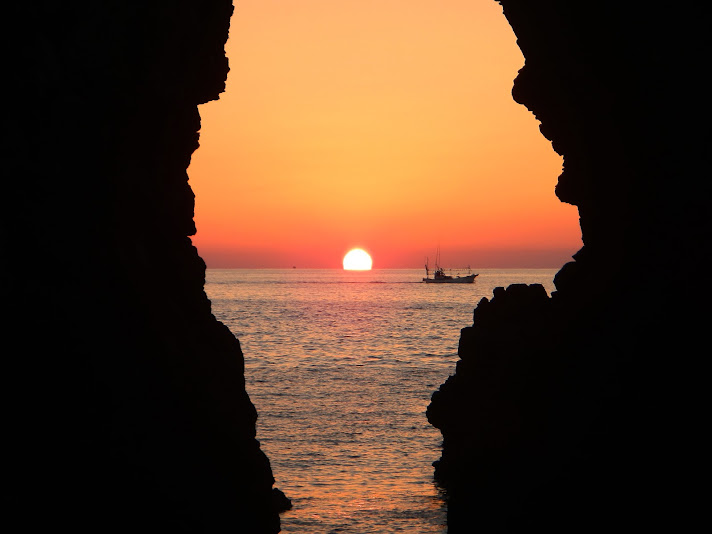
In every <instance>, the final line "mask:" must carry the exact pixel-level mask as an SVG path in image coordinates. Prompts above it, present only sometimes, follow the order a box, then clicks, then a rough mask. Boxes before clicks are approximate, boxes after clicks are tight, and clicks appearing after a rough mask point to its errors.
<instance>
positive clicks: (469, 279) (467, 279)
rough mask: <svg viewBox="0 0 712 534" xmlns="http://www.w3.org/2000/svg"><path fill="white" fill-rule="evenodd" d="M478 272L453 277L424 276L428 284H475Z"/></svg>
mask: <svg viewBox="0 0 712 534" xmlns="http://www.w3.org/2000/svg"><path fill="white" fill-rule="evenodd" d="M475 276H477V275H476V274H470V275H468V276H456V277H453V278H444V279H442V278H441V279H438V278H423V282H425V283H426V284H474V283H475Z"/></svg>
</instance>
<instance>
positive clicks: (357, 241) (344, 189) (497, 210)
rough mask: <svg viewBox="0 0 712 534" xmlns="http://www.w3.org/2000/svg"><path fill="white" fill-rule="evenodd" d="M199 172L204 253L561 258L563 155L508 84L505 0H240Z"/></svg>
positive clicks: (256, 260) (536, 263)
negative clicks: (558, 188) (357, 251)
mask: <svg viewBox="0 0 712 534" xmlns="http://www.w3.org/2000/svg"><path fill="white" fill-rule="evenodd" d="M226 51H227V55H228V58H229V60H230V69H231V70H230V74H229V76H228V80H227V90H226V92H225V93H224V94H223V95H222V96H221V98H220V100H219V101H215V102H210V103H208V104H205V105H203V106H201V107H200V113H201V116H202V130H201V134H200V145H201V146H200V148H199V149H198V150H197V152H196V153H195V154H194V155H193V160H192V162H191V165H190V168H189V169H188V173H189V176H190V184H191V186H192V187H193V190H194V191H195V194H196V208H195V220H196V225H197V228H198V233H197V235H196V236H195V237H194V243H195V244H196V246H197V247H198V250H199V252H200V254H201V256H202V257H203V258H204V259H205V261H206V263H207V265H208V267H215V268H218V267H291V266H293V265H296V266H297V267H340V266H341V260H342V257H343V255H344V254H345V253H346V252H347V251H348V250H349V249H350V248H354V247H361V248H364V249H365V250H367V251H369V252H370V253H371V255H372V256H373V260H374V268H389V267H421V266H422V264H423V259H424V257H425V256H430V257H431V261H432V258H433V257H434V254H435V249H436V248H437V247H438V245H439V246H440V248H441V250H442V260H443V263H444V264H445V266H446V267H458V266H464V265H468V264H469V265H471V266H472V267H473V268H477V267H483V268H484V267H511V266H516V267H520V266H531V267H544V266H547V267H558V266H560V265H562V264H563V263H564V262H566V261H568V260H569V259H570V256H571V254H573V253H574V252H575V251H576V250H578V248H580V246H581V241H580V235H581V234H580V229H579V227H578V213H577V210H576V208H575V207H574V206H569V205H566V204H563V203H561V202H560V201H559V200H558V199H557V198H556V196H555V195H554V186H555V185H556V180H557V177H558V175H559V173H560V172H561V157H559V156H558V155H557V154H556V153H555V152H554V151H553V150H552V148H551V144H550V143H549V142H548V141H547V140H546V139H544V138H543V137H542V135H541V134H540V133H539V123H538V121H537V120H536V119H534V117H533V115H532V114H531V113H530V112H529V111H528V110H527V109H526V108H524V107H523V106H521V105H519V104H516V103H515V102H514V101H513V100H512V97H511V88H512V81H513V79H514V78H515V76H516V74H517V71H518V69H519V68H521V66H522V65H523V63H524V59H523V56H522V54H521V52H520V51H519V49H518V48H517V46H516V40H515V37H514V34H513V32H512V30H511V28H510V27H509V25H508V24H507V21H506V19H505V18H504V16H503V15H502V10H501V7H500V6H499V4H497V3H496V2H495V1H494V0H437V1H435V0H429V1H425V0H235V14H234V15H233V17H232V23H231V29H230V39H229V40H228V42H227V45H226Z"/></svg>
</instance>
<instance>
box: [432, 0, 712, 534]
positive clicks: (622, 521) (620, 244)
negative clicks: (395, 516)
mask: <svg viewBox="0 0 712 534" xmlns="http://www.w3.org/2000/svg"><path fill="white" fill-rule="evenodd" d="M500 3H501V4H502V6H503V8H504V14H505V16H506V17H507V19H508V20H509V22H510V23H511V25H512V28H513V29H514V31H515V33H516V35H517V39H518V43H519V46H520V47H521V49H522V51H523V53H524V55H525V58H526V63H525V66H524V67H523V68H522V70H521V71H520V72H519V75H518V76H517V78H516V80H515V82H514V89H513V95H514V98H515V100H517V101H518V102H520V103H522V104H524V105H525V106H527V107H528V108H529V109H530V110H531V111H532V112H533V113H534V114H535V116H536V117H537V118H538V119H539V120H540V121H541V131H542V133H543V134H544V135H545V136H546V137H547V138H548V139H550V140H551V142H552V145H553V147H554V149H555V150H556V151H557V152H558V153H559V154H561V155H563V157H564V169H563V173H562V175H561V176H560V178H559V183H558V186H557V188H556V194H557V195H558V196H559V198H560V199H561V200H562V201H564V202H568V203H571V204H574V205H576V206H578V209H579V213H580V220H581V230H582V235H583V241H584V247H583V248H582V249H581V250H580V251H579V252H578V253H577V254H576V255H575V256H574V258H573V260H574V261H572V262H570V263H568V264H566V265H565V266H564V267H563V268H562V269H561V271H560V272H559V273H558V275H557V276H556V279H555V285H556V292H555V293H554V294H553V295H552V296H551V297H549V296H547V294H546V292H545V291H544V289H543V288H542V287H541V286H538V285H535V286H528V287H527V286H521V285H515V286H510V287H508V288H506V289H503V288H498V289H497V290H496V291H495V292H494V296H493V298H492V299H491V300H489V299H483V300H482V302H480V303H479V305H478V306H477V308H476V309H475V312H474V321H473V325H472V326H471V327H467V328H464V329H463V330H462V336H461V338H460V345H459V356H460V360H459V362H458V364H457V369H456V373H455V374H454V375H453V376H451V377H450V378H449V379H448V380H447V381H446V382H445V383H444V384H443V385H442V386H441V387H440V388H439V390H438V391H436V392H435V393H434V394H433V397H432V402H431V404H430V406H429V408H428V414H427V415H428V419H429V420H430V422H431V423H432V424H433V425H435V426H436V427H437V428H439V429H440V430H441V432H442V434H443V451H442V457H441V459H440V460H438V461H437V462H436V463H435V476H436V479H437V480H438V481H439V483H440V484H442V485H443V486H444V487H445V488H446V489H447V494H448V499H449V501H448V502H449V504H448V510H449V518H448V524H449V530H448V531H449V532H450V533H451V534H454V533H459V532H498V533H510V532H533V531H545V532H644V531H650V530H653V529H661V528H662V529H669V530H670V531H680V530H685V529H686V527H689V526H690V525H692V524H694V523H695V521H697V520H699V514H700V512H701V511H702V510H703V508H702V507H701V506H700V505H699V503H700V494H699V493H697V491H696V489H694V487H695V485H694V479H695V478H696V477H697V476H699V475H698V474H697V473H698V472H699V470H700V469H701V466H702V464H703V462H702V456H701V454H700V452H701V451H702V450H704V449H703V448H701V447H700V444H701V442H700V441H699V436H698V428H699V422H700V418H702V417H703V416H702V412H701V409H702V403H701V400H700V398H699V397H700V392H701V391H702V389H700V388H699V386H698V384H697V379H698V377H699V372H700V368H699V364H700V354H701V352H700V351H701V350H703V349H702V347H704V346H705V345H706V344H707V342H706V341H705V339H704V337H705V334H704V332H705V330H706V323H707V320H708V317H709V314H708V313H707V312H706V311H705V307H707V306H708V305H709V302H710V300H709V296H710V294H709V293H710V292H709V284H708V283H707V282H706V280H705V278H704V276H703V271H702V266H703V265H704V261H703V260H704V256H705V255H706V252H705V247H706V245H704V243H706V244H709V242H710V239H709V238H710V232H709V221H708V220H707V218H706V217H705V216H704V215H703V214H704V213H705V207H704V204H705V203H706V200H703V198H701V197H700V196H699V195H700V193H701V191H702V190H703V189H704V186H703V182H706V179H703V178H702V175H701V174H700V172H701V169H703V168H704V166H705V165H704V162H702V161H701V157H702V154H703V153H704V152H705V150H704V149H702V147H701V146H700V138H698V137H696V136H695V135H694V134H693V133H692V132H693V131H695V126H694V124H693V123H694V122H695V121H696V120H698V119H695V118H694V117H695V113H696V112H695V111H694V109H695V108H696V107H697V106H698V105H699V100H697V98H699V89H700V87H699V84H698V82H696V81H695V75H694V70H695V69H694V68H693V66H694V65H701V64H702V63H701V62H702V58H701V53H702V50H703V47H702V45H701V39H702V36H703V35H704V34H705V32H706V30H703V29H702V27H701V26H698V25H697V23H698V22H700V20H699V19H698V20H693V19H695V17H696V16H695V15H694V14H693V13H690V12H688V11H687V10H683V9H682V8H671V9H663V8H662V7H658V6H653V5H652V4H649V3H647V2H617V3H603V2H588V1H587V2H569V1H565V0H561V1H558V0H540V1H528V0H501V1H500ZM703 351H704V350H703Z"/></svg>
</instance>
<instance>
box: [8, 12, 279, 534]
mask: <svg viewBox="0 0 712 534" xmlns="http://www.w3.org/2000/svg"><path fill="white" fill-rule="evenodd" d="M232 10H233V7H232V3H231V1H230V0H204V1H196V0H170V1H168V0H156V1H151V2H139V1H125V0H122V1H102V2H90V1H81V0H80V1H74V2H45V1H39V2H22V3H21V2H17V3H15V4H14V5H11V6H9V7H6V11H5V14H6V20H7V21H8V23H9V24H10V25H11V26H13V27H14V28H15V29H16V30H19V31H17V32H16V35H17V37H16V40H15V42H14V45H15V46H14V48H13V49H11V50H9V51H6V55H7V56H9V58H10V63H11V64H12V69H8V68H7V66H6V74H8V73H9V76H7V77H6V78H5V80H6V86H8V87H9V88H10V91H11V96H10V99H9V101H7V102H6V119H7V120H6V122H5V124H6V128H5V129H6V134H8V135H9V141H8V142H7V143H6V149H9V150H6V152H7V154H8V155H7V157H6V158H5V169H4V170H5V173H4V174H5V178H6V179H5V180H4V184H3V188H4V199H5V203H4V204H5V205H4V208H3V211H4V215H5V218H4V223H5V224H4V226H5V229H6V230H7V232H6V239H5V243H4V246H3V249H4V250H3V260H2V265H3V305H4V307H5V309H6V311H7V312H9V313H6V314H5V319H4V324H3V327H4V331H5V334H4V338H5V343H6V347H7V350H6V351H4V354H5V355H4V359H6V360H7V363H8V373H7V375H6V376H8V377H10V380H11V382H12V387H11V388H10V389H9V391H10V392H11V395H10V399H11V400H10V406H11V410H10V411H11V416H12V417H11V419H12V422H13V426H12V427H8V429H6V439H7V442H8V443H7V444H8V445H11V446H12V447H11V450H12V451H13V452H10V453H8V458H10V463H11V464H12V467H13V470H14V475H15V476H14V477H12V478H6V482H7V481H9V487H11V488H12V491H11V493H12V494H13V499H14V502H13V503H12V505H11V506H10V508H11V509H14V510H15V511H16V512H17V513H18V515H19V516H20V517H21V522H20V523H15V524H17V525H20V524H22V525H23V526H24V529H25V530H28V531H38V530H45V529H46V528H47V527H48V526H50V525H51V528H52V529H55V528H60V527H62V528H69V529H70V530H72V531H75V532H76V531H78V532H114V531H116V532H119V531H121V532H129V531H154V532H227V531H230V532H246V533H250V534H252V533H274V532H278V531H279V516H278V512H279V510H280V509H282V508H284V507H285V506H286V505H287V502H286V501H285V500H284V496H283V495H281V494H280V492H278V490H275V489H274V488H273V487H272V485H273V477H272V472H271V469H270V464H269V461H268V459H267V457H266V456H265V455H264V454H263V452H262V451H261V450H260V446H259V443H258V441H257V440H256V439H255V422H256V418H257V414H256V411H255V409H254V407H253V405H252V403H251V402H250V399H249V398H248V396H247V393H246V392H245V385H244V369H243V358H242V353H241V350H240V344H239V342H238V340H237V339H235V337H234V336H233V335H232V334H231V333H230V332H229V331H228V329H227V328H226V327H225V326H224V325H222V324H221V323H219V322H218V321H216V320H215V318H214V317H213V316H212V314H211V309H210V302H209V300H208V299H207V297H206V295H205V293H204V291H203V285H204V278H205V265H204V263H203V261H202V260H201V259H200V257H199V256H198V254H197V252H196V249H195V248H194V247H193V246H192V244H191V240H190V237H189V236H191V235H192V234H193V233H194V232H195V227H194V223H193V193H192V191H191V188H190V186H189V185H188V176H187V174H186V169H187V167H188V165H189V162H190V158H191V154H192V153H193V151H194V150H195V149H196V148H197V147H198V132H199V130H200V116H199V113H198V108H197V106H198V105H199V104H201V103H204V102H207V101H210V100H214V99H217V98H218V97H219V94H220V93H221V92H222V91H223V90H224V86H225V78H226V75H227V71H228V63H227V59H226V57H225V53H224V44H225V41H226V39H227V36H228V28H229V23H230V16H231V13H232ZM10 428H12V430H10Z"/></svg>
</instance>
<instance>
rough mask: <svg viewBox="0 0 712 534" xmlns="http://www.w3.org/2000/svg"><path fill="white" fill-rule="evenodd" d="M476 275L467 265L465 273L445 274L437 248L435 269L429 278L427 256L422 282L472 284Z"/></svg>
mask: <svg viewBox="0 0 712 534" xmlns="http://www.w3.org/2000/svg"><path fill="white" fill-rule="evenodd" d="M477 276H478V275H477V274H473V273H472V271H471V269H470V268H469V267H468V268H467V274H466V275H463V276H460V275H459V273H458V274H455V275H453V274H446V273H445V269H443V268H442V267H440V251H439V250H438V254H437V256H436V259H435V270H434V271H433V277H432V278H431V277H430V266H429V262H428V260H427V258H426V260H425V278H423V282H425V283H426V284H474V283H475V277H477Z"/></svg>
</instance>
